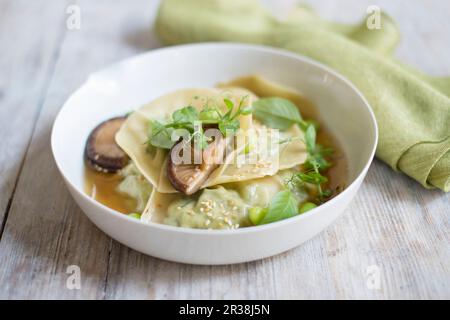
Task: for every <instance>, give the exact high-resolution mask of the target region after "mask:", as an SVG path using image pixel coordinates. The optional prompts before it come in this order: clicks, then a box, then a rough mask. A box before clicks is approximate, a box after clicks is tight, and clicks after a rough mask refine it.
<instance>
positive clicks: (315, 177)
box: [298, 171, 328, 185]
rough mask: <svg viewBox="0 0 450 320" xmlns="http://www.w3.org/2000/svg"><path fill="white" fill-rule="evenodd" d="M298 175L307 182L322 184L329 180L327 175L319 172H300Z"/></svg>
mask: <svg viewBox="0 0 450 320" xmlns="http://www.w3.org/2000/svg"><path fill="white" fill-rule="evenodd" d="M298 177H299V178H300V179H301V180H302V181H303V182H306V183H312V184H319V185H320V184H322V183H325V182H327V181H328V179H327V177H325V176H323V175H321V174H320V173H318V172H315V171H313V172H306V173H303V172H299V173H298Z"/></svg>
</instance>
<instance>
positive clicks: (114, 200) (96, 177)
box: [85, 166, 136, 214]
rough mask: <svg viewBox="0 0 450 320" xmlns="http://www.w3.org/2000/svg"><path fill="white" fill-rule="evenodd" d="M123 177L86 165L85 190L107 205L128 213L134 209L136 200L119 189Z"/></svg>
mask: <svg viewBox="0 0 450 320" xmlns="http://www.w3.org/2000/svg"><path fill="white" fill-rule="evenodd" d="M121 181H122V177H121V176H120V175H119V174H116V173H103V172H98V171H95V170H94V169H91V168H90V167H88V166H85V192H86V193H87V194H88V195H89V196H90V197H92V198H93V199H95V200H96V201H98V202H100V203H102V204H104V205H105V206H107V207H109V208H111V209H113V210H116V211H119V212H122V213H125V214H128V213H131V212H133V211H134V208H135V207H136V200H134V199H133V198H130V197H128V196H126V195H124V194H122V193H120V192H118V191H117V186H118V185H119V183H120V182H121Z"/></svg>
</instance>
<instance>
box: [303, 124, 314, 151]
mask: <svg viewBox="0 0 450 320" xmlns="http://www.w3.org/2000/svg"><path fill="white" fill-rule="evenodd" d="M305 143H306V150H307V151H308V153H309V154H313V153H314V151H315V149H316V128H315V127H314V126H313V125H312V124H310V125H309V126H308V127H307V128H306V131H305Z"/></svg>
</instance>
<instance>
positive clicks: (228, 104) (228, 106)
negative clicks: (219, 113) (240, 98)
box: [223, 98, 234, 111]
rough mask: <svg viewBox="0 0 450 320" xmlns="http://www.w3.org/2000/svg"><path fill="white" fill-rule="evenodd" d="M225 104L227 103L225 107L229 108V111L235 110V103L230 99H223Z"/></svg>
mask: <svg viewBox="0 0 450 320" xmlns="http://www.w3.org/2000/svg"><path fill="white" fill-rule="evenodd" d="M223 102H225V105H226V106H227V109H228V110H229V111H231V110H233V107H234V103H233V102H232V101H231V100H230V99H228V98H225V99H223Z"/></svg>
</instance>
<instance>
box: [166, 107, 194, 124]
mask: <svg viewBox="0 0 450 320" xmlns="http://www.w3.org/2000/svg"><path fill="white" fill-rule="evenodd" d="M172 119H173V121H174V122H190V123H192V122H194V121H196V120H198V112H197V110H196V109H195V108H194V107H192V106H188V107H184V108H181V109H179V110H177V111H175V112H174V113H173V114H172Z"/></svg>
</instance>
